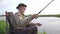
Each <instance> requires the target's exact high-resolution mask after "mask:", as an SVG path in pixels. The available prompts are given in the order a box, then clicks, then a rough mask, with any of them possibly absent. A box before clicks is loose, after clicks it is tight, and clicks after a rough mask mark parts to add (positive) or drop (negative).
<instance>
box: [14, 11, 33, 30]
mask: <svg viewBox="0 0 60 34" xmlns="http://www.w3.org/2000/svg"><path fill="white" fill-rule="evenodd" d="M13 17H14V20H15V22H16V27H15V29H25V28H26V25H29V24H30V21H31V20H32V19H33V18H32V17H29V18H27V19H25V16H24V15H22V14H20V13H19V12H17V13H15V14H14V16H13Z"/></svg>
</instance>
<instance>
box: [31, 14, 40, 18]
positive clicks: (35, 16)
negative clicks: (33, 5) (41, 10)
mask: <svg viewBox="0 0 60 34" xmlns="http://www.w3.org/2000/svg"><path fill="white" fill-rule="evenodd" d="M38 16H39V15H38V14H33V15H31V17H32V18H38Z"/></svg>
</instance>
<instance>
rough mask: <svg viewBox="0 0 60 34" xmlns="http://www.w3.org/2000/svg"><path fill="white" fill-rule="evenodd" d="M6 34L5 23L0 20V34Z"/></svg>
mask: <svg viewBox="0 0 60 34" xmlns="http://www.w3.org/2000/svg"><path fill="white" fill-rule="evenodd" d="M5 33H6V22H5V21H3V20H0V34H5Z"/></svg>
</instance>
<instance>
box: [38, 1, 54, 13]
mask: <svg viewBox="0 0 60 34" xmlns="http://www.w3.org/2000/svg"><path fill="white" fill-rule="evenodd" d="M53 1H54V0H52V1H51V2H49V3H48V4H47V5H46V6H45V7H44V8H43V9H42V10H41V11H39V12H38V14H40V13H41V12H42V11H43V10H44V9H45V8H46V7H47V6H48V5H50V4H51V3H52V2H53Z"/></svg>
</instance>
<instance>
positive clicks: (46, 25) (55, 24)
mask: <svg viewBox="0 0 60 34" xmlns="http://www.w3.org/2000/svg"><path fill="white" fill-rule="evenodd" d="M32 22H40V23H41V24H42V26H39V27H38V32H43V31H44V29H45V31H46V32H47V34H60V18H57V17H39V18H38V19H34V20H33V21H32Z"/></svg>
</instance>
